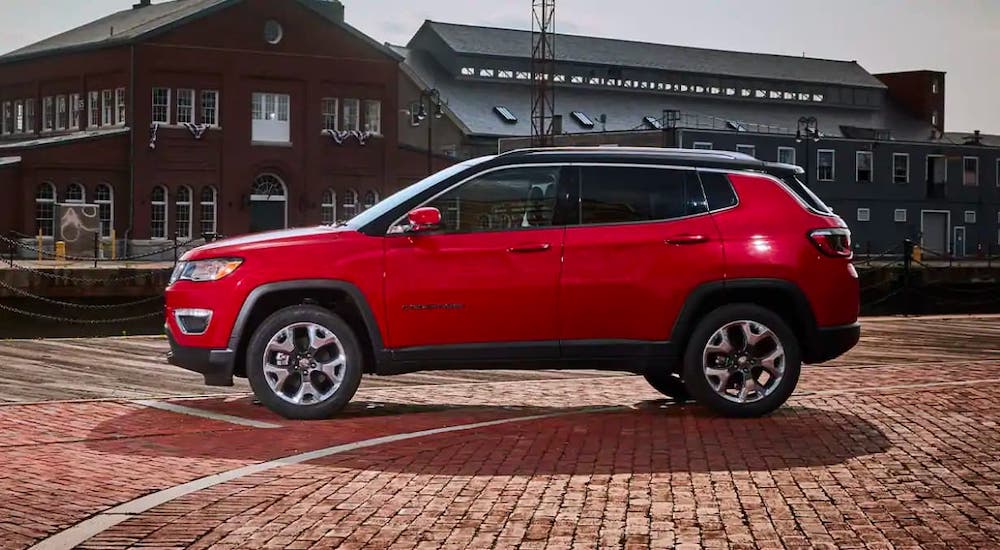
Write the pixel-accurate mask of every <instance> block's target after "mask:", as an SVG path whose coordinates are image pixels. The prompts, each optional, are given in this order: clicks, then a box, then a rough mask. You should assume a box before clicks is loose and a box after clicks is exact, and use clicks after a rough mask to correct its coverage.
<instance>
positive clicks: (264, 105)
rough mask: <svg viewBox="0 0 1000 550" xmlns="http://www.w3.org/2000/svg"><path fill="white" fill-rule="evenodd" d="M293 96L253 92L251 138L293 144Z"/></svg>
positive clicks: (272, 142)
mask: <svg viewBox="0 0 1000 550" xmlns="http://www.w3.org/2000/svg"><path fill="white" fill-rule="evenodd" d="M291 110H292V97H291V95H289V94H282V93H273V92H253V94H252V95H251V110H250V111H251V112H250V119H251V120H250V122H251V140H252V143H258V144H283V145H284V144H291V142H292V122H291Z"/></svg>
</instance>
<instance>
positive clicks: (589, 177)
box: [580, 166, 708, 225]
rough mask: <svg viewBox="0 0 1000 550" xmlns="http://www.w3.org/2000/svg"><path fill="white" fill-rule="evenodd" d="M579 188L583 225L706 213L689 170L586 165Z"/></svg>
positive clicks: (703, 200)
mask: <svg viewBox="0 0 1000 550" xmlns="http://www.w3.org/2000/svg"><path fill="white" fill-rule="evenodd" d="M582 172H583V177H582V182H581V189H580V222H581V223H583V224H585V225H590V224H605V223H629V222H644V221H660V220H670V219H675V218H683V217H685V216H690V215H693V214H700V213H704V212H707V211H708V207H707V204H706V202H705V195H704V194H703V193H702V191H701V185H700V184H699V183H698V179H697V176H696V175H695V173H694V171H691V170H672V169H662V168H643V167H628V166H586V167H583V169H582Z"/></svg>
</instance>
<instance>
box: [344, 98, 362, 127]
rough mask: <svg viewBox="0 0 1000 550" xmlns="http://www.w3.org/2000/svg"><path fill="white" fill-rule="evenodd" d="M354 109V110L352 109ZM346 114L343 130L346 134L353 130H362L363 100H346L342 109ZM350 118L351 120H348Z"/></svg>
mask: <svg viewBox="0 0 1000 550" xmlns="http://www.w3.org/2000/svg"><path fill="white" fill-rule="evenodd" d="M352 107H353V109H352ZM341 110H342V111H343V114H344V122H343V126H342V128H343V129H344V131H346V132H350V131H351V130H360V129H361V100H360V99H355V98H352V97H348V98H344V103H343V107H342V109H341ZM352 111H353V112H352ZM348 117H350V118H348Z"/></svg>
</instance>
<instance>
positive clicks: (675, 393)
mask: <svg viewBox="0 0 1000 550" xmlns="http://www.w3.org/2000/svg"><path fill="white" fill-rule="evenodd" d="M643 376H644V377H645V378H646V382H649V385H650V386H653V389H655V390H656V391H658V392H660V393H662V394H663V395H665V396H667V397H669V398H671V399H673V400H674V402H676V403H686V402H688V401H690V400H691V394H690V393H689V392H688V390H687V387H685V386H684V380H682V379H681V377H680V376H678V375H677V374H676V373H674V372H671V371H669V370H664V369H655V370H653V369H650V370H648V371H646V374H644V375H643Z"/></svg>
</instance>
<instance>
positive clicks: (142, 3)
mask: <svg viewBox="0 0 1000 550" xmlns="http://www.w3.org/2000/svg"><path fill="white" fill-rule="evenodd" d="M150 1H151V0H139V3H138V4H132V9H134V10H137V9H140V8H148V7H149V5H150Z"/></svg>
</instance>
